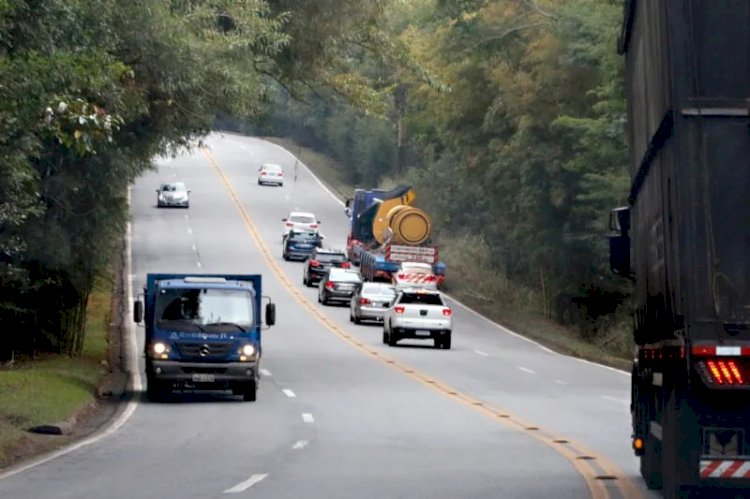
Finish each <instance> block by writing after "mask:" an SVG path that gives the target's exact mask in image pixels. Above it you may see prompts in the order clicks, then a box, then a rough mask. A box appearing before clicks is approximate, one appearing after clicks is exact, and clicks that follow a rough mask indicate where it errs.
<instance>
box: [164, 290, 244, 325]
mask: <svg viewBox="0 0 750 499" xmlns="http://www.w3.org/2000/svg"><path fill="white" fill-rule="evenodd" d="M253 308H254V307H253V296H252V294H251V293H250V292H249V291H244V290H234V289H210V288H208V289H205V288H204V289H162V290H160V292H159V294H158V295H157V298H156V310H155V315H154V317H155V318H156V323H157V325H161V326H166V324H165V323H167V322H168V323H169V327H170V328H174V329H180V330H186V331H195V330H200V331H206V330H208V329H209V328H217V327H223V326H233V327H235V328H237V327H239V328H242V329H247V328H249V327H251V326H252V325H253V324H254V313H253Z"/></svg>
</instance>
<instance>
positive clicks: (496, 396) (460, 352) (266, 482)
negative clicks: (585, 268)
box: [0, 134, 650, 499]
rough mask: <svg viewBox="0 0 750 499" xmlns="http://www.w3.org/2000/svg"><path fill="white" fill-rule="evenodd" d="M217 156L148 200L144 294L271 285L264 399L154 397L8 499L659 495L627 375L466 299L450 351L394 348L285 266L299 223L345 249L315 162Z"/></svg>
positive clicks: (2, 488) (137, 246) (232, 138)
mask: <svg viewBox="0 0 750 499" xmlns="http://www.w3.org/2000/svg"><path fill="white" fill-rule="evenodd" d="M206 144H207V147H208V148H207V149H206V150H203V149H196V150H194V151H192V152H190V153H186V154H184V155H182V156H180V157H177V158H170V159H162V160H159V161H158V167H159V168H158V171H157V172H153V173H151V174H148V175H145V176H143V177H142V178H140V179H139V180H138V182H136V184H135V185H134V186H133V188H132V192H131V199H132V239H131V241H132V242H131V244H132V273H133V283H134V289H135V290H136V291H135V292H136V293H137V292H138V290H139V289H141V288H142V287H143V283H144V280H145V274H146V273H147V272H173V271H174V272H196V273H200V272H205V273H222V272H229V273H260V274H262V275H263V279H264V281H263V284H264V294H265V295H268V296H270V297H272V298H273V300H274V302H275V303H276V304H277V325H276V326H274V327H273V328H271V329H269V330H267V331H265V332H264V333H263V335H264V336H263V353H264V355H263V362H262V366H261V367H262V369H263V371H262V373H263V378H262V381H261V385H260V390H259V394H258V401H257V402H254V403H249V402H242V401H240V400H239V399H237V398H233V397H230V396H219V395H197V394H196V395H187V396H183V397H176V398H175V399H174V400H172V401H169V402H166V403H159V404H154V403H149V402H148V401H146V400H145V398H144V397H141V396H138V397H137V402H138V403H137V405H135V406H134V407H132V408H131V409H134V410H131V411H130V412H129V413H128V415H129V417H127V419H125V418H121V421H120V423H119V424H118V426H117V428H116V431H110V432H109V433H108V434H105V435H103V436H100V437H97V438H94V439H91V441H90V442H87V445H85V446H80V447H79V448H76V449H74V450H71V451H70V452H67V453H64V454H62V455H60V456H58V457H56V458H55V459H50V460H46V461H44V462H42V463H40V464H38V465H36V466H33V467H30V468H28V469H23V470H21V471H19V470H15V472H13V471H12V472H11V474H6V476H5V477H4V478H2V479H0V498H3V499H11V498H13V499H15V498H19V499H26V498H35V499H41V498H70V499H73V498H76V499H78V498H111V499H115V498H160V499H165V498H181V499H182V498H219V497H232V496H237V497H256V498H321V499H322V498H326V499H329V498H330V499H332V498H409V499H414V498H546V497H555V498H560V499H562V498H571V499H579V498H585V497H596V498H605V497H612V498H617V497H625V498H630V497H649V496H650V494H649V493H648V492H647V491H646V490H645V487H644V485H643V483H642V481H641V479H640V476H639V475H638V472H637V460H636V459H635V457H633V455H632V452H631V451H630V448H629V437H630V428H629V424H630V422H629V409H628V404H629V379H628V376H626V375H625V374H624V373H621V372H617V371H614V370H611V369H608V368H604V367H601V366H597V365H593V364H590V363H586V362H582V361H579V360H575V359H571V358H568V357H565V356H561V355H558V354H555V353H553V352H550V351H548V350H546V349H544V348H541V347H540V346H538V345H536V344H533V343H531V342H529V341H527V340H525V339H523V338H520V337H518V336H516V335H513V334H512V333H510V332H508V331H506V330H503V329H502V328H500V327H498V326H496V325H494V324H493V323H491V322H489V321H487V320H486V319H484V318H482V317H480V316H478V315H477V314H475V313H473V312H471V311H469V310H467V309H466V308H464V307H463V306H461V305H460V304H457V303H455V302H451V305H452V308H453V311H454V334H453V348H452V350H448V351H446V350H434V349H432V348H424V346H425V345H420V343H419V342H412V343H409V342H408V341H407V342H404V345H399V346H398V347H395V348H391V347H388V346H386V345H383V344H382V343H381V331H382V329H381V327H380V326H377V325H359V326H355V325H354V324H351V323H350V322H349V320H348V317H349V311H348V308H347V307H343V306H339V307H326V306H323V305H319V304H318V303H317V301H316V290H315V289H313V288H305V287H303V286H302V265H301V264H300V263H294V262H285V261H283V260H282V258H281V234H282V222H281V219H282V218H283V217H285V216H286V214H287V213H288V212H289V211H292V210H301V211H312V212H314V213H316V214H317V216H318V219H319V220H321V221H322V224H321V232H322V233H323V234H324V235H325V236H326V244H327V245H329V246H332V247H340V248H343V247H344V246H345V241H346V237H345V234H346V226H347V218H346V215H345V214H344V210H343V206H342V205H341V203H340V201H338V200H336V199H335V198H334V197H333V196H332V195H331V194H330V193H329V192H328V191H327V190H325V188H324V187H323V186H322V185H321V184H320V183H319V182H318V181H317V180H316V179H315V178H314V177H313V176H312V174H311V173H310V172H309V171H308V170H307V169H306V168H305V167H304V166H302V165H298V166H297V171H298V174H297V178H296V180H295V179H294V171H295V158H294V157H293V156H292V155H291V154H290V153H288V152H286V151H285V150H283V149H281V148H280V147H278V146H276V145H273V144H270V143H267V142H263V141H261V140H258V139H253V138H247V137H241V136H237V135H231V134H223V135H220V134H212V135H211V136H209V137H208V139H207V140H206ZM263 162H276V163H279V164H281V165H282V166H284V168H285V171H286V181H285V184H284V186H283V187H274V186H259V185H257V183H256V179H257V177H256V175H257V168H258V166H259V165H260V164H261V163H263ZM171 180H181V181H184V182H185V183H186V184H187V186H188V188H189V189H191V190H192V194H191V201H190V209H188V210H184V209H157V208H156V193H155V192H154V190H155V189H156V187H157V186H158V184H159V183H160V182H162V181H171ZM448 272H449V273H450V269H448ZM452 277H454V278H455V276H452ZM134 332H135V334H136V338H137V342H138V351H139V352H140V351H141V347H142V344H143V329H142V328H135V329H134ZM139 358H140V356H139ZM140 369H141V372H142V369H143V362H142V359H140ZM130 413H132V414H130Z"/></svg>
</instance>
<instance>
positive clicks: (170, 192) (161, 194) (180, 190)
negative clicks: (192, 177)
mask: <svg viewBox="0 0 750 499" xmlns="http://www.w3.org/2000/svg"><path fill="white" fill-rule="evenodd" d="M156 206H157V207H159V208H162V207H165V206H177V207H181V208H189V207H190V191H189V190H187V187H185V184H183V183H182V182H169V183H164V184H161V185H160V186H159V188H158V189H156Z"/></svg>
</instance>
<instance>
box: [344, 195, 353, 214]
mask: <svg viewBox="0 0 750 499" xmlns="http://www.w3.org/2000/svg"><path fill="white" fill-rule="evenodd" d="M344 213H346V216H347V217H351V216H352V198H349V199H347V200H346V202H345V203H344Z"/></svg>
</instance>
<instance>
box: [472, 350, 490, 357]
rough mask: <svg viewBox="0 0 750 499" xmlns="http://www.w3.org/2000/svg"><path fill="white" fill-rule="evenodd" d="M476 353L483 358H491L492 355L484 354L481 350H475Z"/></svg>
mask: <svg viewBox="0 0 750 499" xmlns="http://www.w3.org/2000/svg"><path fill="white" fill-rule="evenodd" d="M474 353H476V354H477V355H481V356H482V357H489V356H490V354H488V353H486V352H483V351H481V350H474Z"/></svg>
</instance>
